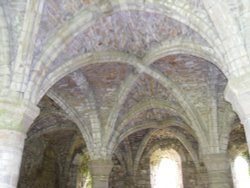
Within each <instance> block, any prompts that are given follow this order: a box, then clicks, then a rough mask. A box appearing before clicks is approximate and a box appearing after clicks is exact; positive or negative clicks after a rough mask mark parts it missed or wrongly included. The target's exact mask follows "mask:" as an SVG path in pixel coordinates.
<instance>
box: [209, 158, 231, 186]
mask: <svg viewBox="0 0 250 188" xmlns="http://www.w3.org/2000/svg"><path fill="white" fill-rule="evenodd" d="M204 161H205V163H206V167H207V171H208V179H209V188H232V187H233V182H232V176H231V171H230V163H229V160H228V157H227V155H226V154H209V155H206V156H205V158H204Z"/></svg>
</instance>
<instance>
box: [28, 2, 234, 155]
mask: <svg viewBox="0 0 250 188" xmlns="http://www.w3.org/2000/svg"><path fill="white" fill-rule="evenodd" d="M183 2H185V3H188V4H189V5H190V6H193V7H195V8H196V9H195V10H196V11H199V12H203V13H204V14H206V13H205V10H204V7H203V4H202V1H200V0H183ZM91 3H93V2H91V1H89V0H81V1H80V0H77V1H73V0H70V1H59V0H47V1H46V3H45V6H44V9H43V12H42V17H41V23H40V26H39V30H38V34H37V38H36V41H35V47H34V56H33V61H32V65H33V67H35V66H36V64H37V63H38V61H39V59H40V58H41V56H42V54H43V52H44V51H43V50H44V49H43V48H44V45H45V44H46V43H47V42H48V41H50V39H51V38H52V37H53V36H54V35H56V34H57V35H60V33H57V32H58V30H59V28H60V27H61V26H62V25H63V24H65V23H67V22H69V23H70V21H71V20H72V19H73V18H74V17H75V16H76V15H77V14H78V13H80V12H81V11H83V10H85V9H87V8H88V7H90V5H91ZM135 4H136V3H134V4H133V3H131V5H135ZM145 6H146V5H145ZM150 10H151V9H150ZM96 16H97V18H96V19H95V21H93V22H91V23H89V25H88V27H87V28H86V29H83V30H81V27H84V26H81V27H79V30H80V31H81V32H75V33H72V36H69V37H68V38H66V39H65V41H63V44H64V48H63V50H62V51H61V52H60V53H59V55H58V56H55V57H49V59H50V58H51V59H52V63H51V64H49V65H46V68H48V70H47V71H46V72H45V74H46V75H49V74H50V73H53V71H56V70H58V69H59V68H60V67H61V66H63V65H65V63H66V62H68V61H71V60H72V59H74V58H76V57H79V56H81V55H84V54H86V53H91V52H107V54H108V55H110V56H112V55H114V54H113V53H112V52H114V51H115V52H121V53H123V54H127V55H128V56H133V57H136V58H138V59H140V60H143V58H144V57H145V56H147V55H148V52H149V51H150V50H152V49H155V48H156V47H157V46H159V45H161V44H162V43H164V42H174V41H190V42H191V43H195V44H200V45H201V46H203V47H206V48H208V49H209V48H211V46H210V44H209V43H208V41H206V40H205V39H204V38H203V36H202V35H201V34H200V33H198V32H197V31H194V30H193V29H192V28H191V27H190V26H188V25H185V24H183V23H181V22H179V21H177V20H176V19H173V18H170V17H168V16H167V15H165V14H161V13H156V12H155V11H146V10H140V11H139V10H138V9H136V8H135V9H128V10H126V9H118V8H115V7H114V11H113V12H112V13H107V14H104V15H102V16H98V15H96ZM206 19H209V18H206ZM197 50H198V49H197ZM53 58H55V59H53ZM44 63H45V62H44ZM140 65H142V67H143V66H144V67H143V68H141V69H140V68H138V67H140ZM47 66H48V67H47ZM144 69H145V70H147V71H144ZM66 72H70V73H69V74H67V75H63V77H62V78H61V79H60V80H59V81H57V82H56V83H55V84H54V85H53V86H52V87H51V88H50V90H49V91H48V93H47V95H48V96H49V97H51V95H50V94H51V93H53V97H51V98H52V99H53V100H52V99H49V97H46V96H45V97H44V98H43V99H42V100H41V101H40V103H39V107H40V108H41V109H42V110H41V115H40V116H39V117H38V118H37V120H36V121H35V122H34V124H33V126H32V128H31V129H30V131H29V136H32V135H33V134H39V132H41V131H43V130H45V131H46V130H49V129H52V128H53V127H57V128H58V127H68V128H69V129H70V128H71V127H74V125H75V124H76V125H77V126H78V128H79V130H78V131H80V132H81V133H82V135H83V136H84V139H85V140H87V139H92V140H91V141H89V142H88V143H91V142H93V143H94V142H95V140H96V138H99V137H101V138H100V142H102V143H101V144H104V146H105V147H108V146H109V145H110V144H111V145H112V144H113V145H112V146H111V148H110V150H115V149H116V147H117V146H118V145H119V143H116V142H118V141H119V142H120V141H122V140H124V139H128V140H129V142H130V143H131V144H130V145H133V146H136V143H137V141H136V140H139V141H138V143H139V142H140V141H141V140H143V138H144V137H145V136H146V135H147V133H148V131H149V130H151V129H152V130H153V129H159V130H162V131H160V134H158V135H153V136H152V138H154V139H152V140H151V141H152V142H155V140H157V139H158V137H159V136H161V140H162V139H163V140H164V139H170V140H171V139H177V140H178V138H177V136H176V135H177V134H176V133H178V134H179V133H180V134H181V135H182V136H183V138H185V140H187V142H189V143H190V145H192V146H193V149H194V150H195V151H196V152H197V153H199V151H198V150H199V144H200V140H201V139H202V138H203V137H204V135H206V133H208V132H209V131H208V130H209V129H210V128H211V127H212V126H214V127H216V129H217V128H218V137H220V138H223V135H226V134H227V133H228V132H230V129H231V125H232V124H233V123H234V121H235V119H236V115H235V114H234V113H233V111H232V109H231V106H230V105H229V104H228V103H227V102H226V101H225V100H224V95H223V93H224V89H225V86H226V83H227V80H226V78H225V76H224V75H223V73H222V72H221V71H220V70H219V69H218V68H217V67H216V66H215V65H214V64H212V63H211V62H209V61H208V60H205V59H203V58H201V57H196V56H193V55H191V54H185V53H183V52H180V53H174V54H172V55H166V56H165V57H161V58H158V59H156V60H154V61H153V62H150V64H147V63H145V62H143V61H141V62H138V65H134V64H133V63H132V62H127V63H124V62H122V61H121V60H120V59H119V58H117V61H112V62H109V61H107V62H102V63H100V62H95V61H94V60H93V61H91V62H89V63H88V64H87V65H86V64H82V66H81V67H80V68H78V69H77V70H75V69H74V70H67V71H66ZM45 77H46V76H45ZM45 79H46V78H45ZM56 103H57V104H56ZM73 122H74V123H73ZM217 125H220V126H217ZM225 127H228V128H227V129H225ZM145 128H147V129H146V130H143V129H145ZM149 128H150V129H149ZM163 128H164V129H163ZM84 131H86V132H85V133H83V132H84ZM94 131H96V132H98V133H96V132H94ZM137 131H141V134H139V133H138V134H136V132H137ZM200 131H203V133H201V132H200ZM213 131H214V130H213ZM130 134H133V135H134V136H133V137H131V138H128V136H129V135H130ZM124 135H125V138H124V137H123V136H124ZM206 136H207V138H204V140H206V139H209V138H211V135H206ZM151 141H150V142H151ZM105 144H106V145H105ZM96 145H97V144H96ZM112 147H113V148H112Z"/></svg>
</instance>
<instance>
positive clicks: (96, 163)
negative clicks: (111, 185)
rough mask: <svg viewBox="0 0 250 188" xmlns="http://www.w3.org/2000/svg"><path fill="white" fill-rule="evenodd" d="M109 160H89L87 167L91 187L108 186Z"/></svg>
mask: <svg viewBox="0 0 250 188" xmlns="http://www.w3.org/2000/svg"><path fill="white" fill-rule="evenodd" d="M112 167H113V163H112V161H111V160H102V159H100V160H92V161H89V169H90V172H91V176H92V182H93V188H108V180H109V174H110V172H111V170H112Z"/></svg>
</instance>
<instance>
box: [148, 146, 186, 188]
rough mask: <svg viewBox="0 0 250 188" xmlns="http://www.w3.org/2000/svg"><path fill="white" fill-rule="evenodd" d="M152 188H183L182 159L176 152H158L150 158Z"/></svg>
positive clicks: (159, 150)
mask: <svg viewBox="0 0 250 188" xmlns="http://www.w3.org/2000/svg"><path fill="white" fill-rule="evenodd" d="M150 163H151V165H150V167H151V186H152V188H183V183H182V171H181V159H180V156H179V154H178V153H177V152H176V151H174V150H172V149H171V150H161V149H158V150H156V151H155V152H154V153H153V154H152V155H151V157H150Z"/></svg>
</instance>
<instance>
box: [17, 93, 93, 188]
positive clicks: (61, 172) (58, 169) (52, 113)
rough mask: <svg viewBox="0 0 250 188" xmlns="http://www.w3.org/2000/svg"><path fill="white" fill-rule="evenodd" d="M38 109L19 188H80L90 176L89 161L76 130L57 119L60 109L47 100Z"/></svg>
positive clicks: (25, 153) (23, 163)
mask: <svg viewBox="0 0 250 188" xmlns="http://www.w3.org/2000/svg"><path fill="white" fill-rule="evenodd" d="M39 106H40V107H41V114H40V116H39V117H38V118H37V119H36V121H35V122H34V124H33V125H32V127H31V128H30V130H29V132H28V137H27V139H26V142H25V148H24V156H23V162H22V168H21V175H20V181H19V184H18V187H20V188H22V187H25V188H29V187H30V188H33V187H51V188H55V187H58V188H59V187H60V188H63V187H65V188H66V187H67V188H70V187H72V188H73V187H81V186H82V185H83V184H84V183H85V181H86V177H87V176H88V173H89V172H88V166H87V163H88V159H89V157H88V154H87V152H86V145H85V143H84V141H83V139H82V138H81V135H80V132H79V130H78V129H77V127H76V126H75V124H74V123H73V122H71V121H70V120H68V119H67V118H66V117H62V116H58V114H59V113H60V112H61V109H60V107H58V106H57V105H56V104H55V103H54V102H53V101H52V100H51V99H49V98H48V97H44V99H43V100H42V101H41V103H40V104H39ZM56 112H57V113H56ZM61 115H62V114H61ZM45 120H46V121H45Z"/></svg>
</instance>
